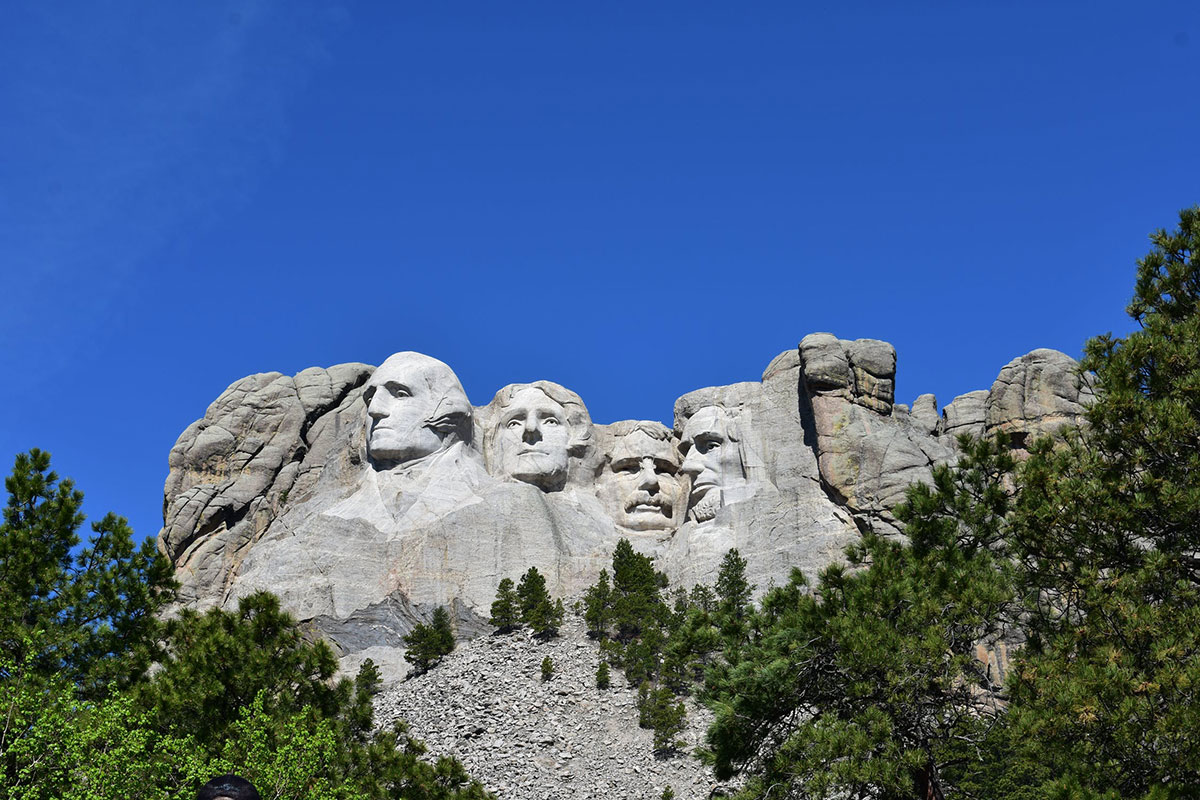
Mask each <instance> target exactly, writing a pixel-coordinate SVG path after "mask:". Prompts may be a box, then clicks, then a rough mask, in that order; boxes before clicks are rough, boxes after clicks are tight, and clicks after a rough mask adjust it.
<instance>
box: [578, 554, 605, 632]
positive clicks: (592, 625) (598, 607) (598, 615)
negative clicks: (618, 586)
mask: <svg viewBox="0 0 1200 800" xmlns="http://www.w3.org/2000/svg"><path fill="white" fill-rule="evenodd" d="M584 609H585V610H584V614H583V619H584V621H585V622H586V623H587V631H588V636H590V637H592V638H593V639H604V638H606V637H607V636H608V626H609V622H610V620H611V617H612V587H611V586H609V583H608V570H606V569H602V570H600V577H599V579H598V580H597V581H596V582H595V583H594V584H592V585H591V586H589V587H588V590H587V594H586V595H584Z"/></svg>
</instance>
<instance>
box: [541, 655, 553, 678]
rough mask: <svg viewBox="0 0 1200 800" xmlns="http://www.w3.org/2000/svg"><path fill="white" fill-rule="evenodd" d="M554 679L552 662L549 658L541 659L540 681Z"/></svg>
mask: <svg viewBox="0 0 1200 800" xmlns="http://www.w3.org/2000/svg"><path fill="white" fill-rule="evenodd" d="M553 677H554V662H553V661H551V660H550V656H546V657H545V658H543V659H542V681H543V682H544V681H548V680H550V679H551V678H553Z"/></svg>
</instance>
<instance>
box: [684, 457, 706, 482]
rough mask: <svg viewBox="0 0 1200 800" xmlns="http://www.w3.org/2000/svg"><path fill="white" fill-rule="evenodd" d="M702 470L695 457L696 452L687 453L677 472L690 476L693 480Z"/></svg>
mask: <svg viewBox="0 0 1200 800" xmlns="http://www.w3.org/2000/svg"><path fill="white" fill-rule="evenodd" d="M703 470H704V467H703V466H701V464H700V459H699V458H697V457H696V451H695V450H692V452H690V453H688V455H687V458H685V459H683V464H682V465H680V467H679V471H680V472H685V473H687V474H688V475H691V476H692V477H693V478H694V477H695V476H697V475H699V474H700V473H701V472H702V471H703Z"/></svg>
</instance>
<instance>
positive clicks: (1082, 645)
mask: <svg viewBox="0 0 1200 800" xmlns="http://www.w3.org/2000/svg"><path fill="white" fill-rule="evenodd" d="M1151 241H1152V243H1153V249H1152V250H1151V252H1150V253H1149V254H1148V255H1147V256H1146V257H1145V258H1143V259H1141V260H1140V261H1139V262H1138V271H1137V283H1136V288H1135V293H1134V297H1133V300H1132V301H1131V303H1130V305H1129V308H1128V311H1129V314H1130V315H1131V316H1132V317H1133V319H1134V320H1135V321H1136V322H1137V323H1138V324H1139V329H1138V330H1135V331H1134V332H1133V333H1131V334H1130V335H1129V336H1127V337H1125V338H1123V339H1120V338H1114V337H1113V336H1111V335H1107V336H1101V337H1098V338H1095V339H1093V340H1091V341H1090V342H1089V343H1088V345H1087V348H1086V357H1085V359H1084V362H1083V367H1084V368H1085V369H1087V370H1091V372H1092V374H1091V376H1090V379H1091V380H1092V381H1093V382H1094V386H1095V390H1096V400H1095V402H1094V403H1093V404H1092V405H1091V406H1090V407H1089V409H1088V411H1087V421H1088V425H1087V426H1086V427H1085V428H1084V429H1083V430H1081V431H1080V432H1079V433H1078V434H1077V435H1074V436H1069V437H1067V440H1066V442H1065V443H1063V444H1062V445H1059V446H1054V445H1052V444H1051V443H1050V442H1042V443H1039V444H1038V445H1037V446H1036V447H1035V448H1034V452H1033V455H1032V456H1031V458H1030V459H1029V460H1028V461H1027V462H1026V464H1025V466H1024V468H1023V469H1022V471H1021V473H1020V475H1019V478H1020V481H1019V483H1020V502H1019V506H1018V513H1017V514H1016V515H1015V517H1014V529H1015V531H1016V535H1015V536H1014V537H1013V547H1014V550H1015V555H1016V558H1017V560H1018V563H1020V565H1021V567H1022V570H1021V574H1020V578H1021V585H1022V588H1023V590H1024V592H1023V594H1024V599H1025V604H1024V610H1025V613H1026V615H1027V618H1026V620H1025V628H1026V630H1027V633H1028V635H1029V642H1028V645H1027V647H1026V648H1025V650H1024V652H1023V653H1022V655H1021V657H1020V659H1019V660H1018V663H1017V664H1016V669H1015V671H1014V679H1013V681H1012V685H1011V692H1012V701H1013V725H1014V729H1015V730H1016V731H1017V733H1018V735H1017V737H1016V740H1017V741H1018V742H1019V743H1020V744H1021V745H1022V751H1023V757H1024V758H1025V759H1028V760H1031V761H1034V762H1036V763H1038V764H1041V765H1043V766H1044V767H1045V769H1046V772H1047V773H1048V774H1049V775H1050V776H1051V777H1050V778H1048V780H1047V783H1046V791H1048V792H1058V793H1060V794H1063V795H1064V796H1066V795H1072V796H1085V797H1099V796H1102V794H1103V793H1104V792H1110V791H1111V792H1114V793H1116V794H1118V795H1119V796H1121V797H1143V796H1149V794H1150V793H1152V792H1155V791H1163V790H1164V787H1169V790H1170V793H1171V796H1179V797H1184V796H1193V795H1196V794H1198V793H1200V768H1198V767H1197V764H1200V695H1198V690H1197V686H1200V577H1198V575H1197V566H1198V563H1200V562H1198V561H1197V553H1200V525H1198V523H1197V521H1198V520H1200V482H1198V481H1197V480H1196V475H1198V474H1200V391H1198V390H1200V247H1198V245H1200V208H1192V209H1187V210H1184V211H1183V212H1181V214H1180V224H1179V227H1178V228H1177V229H1176V230H1175V231H1172V232H1167V231H1162V230H1160V231H1158V232H1156V233H1155V234H1154V235H1152V236H1151ZM1085 377H1086V376H1085Z"/></svg>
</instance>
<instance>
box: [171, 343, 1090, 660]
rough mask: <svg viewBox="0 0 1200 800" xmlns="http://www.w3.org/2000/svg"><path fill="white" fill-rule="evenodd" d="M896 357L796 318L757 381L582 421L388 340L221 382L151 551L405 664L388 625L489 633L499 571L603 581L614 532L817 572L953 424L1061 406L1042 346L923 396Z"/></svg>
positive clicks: (700, 565) (1072, 369)
mask: <svg viewBox="0 0 1200 800" xmlns="http://www.w3.org/2000/svg"><path fill="white" fill-rule="evenodd" d="M895 374H896V353H895V350H894V348H893V347H892V346H891V345H889V344H887V343H886V342H882V341H878V340H874V339H858V340H854V341H848V340H841V339H838V338H836V337H835V336H833V335H831V334H827V333H816V334H810V335H809V336H807V337H805V338H804V340H803V341H801V343H800V345H799V347H797V348H796V349H794V350H788V351H785V352H783V353H781V354H780V355H779V356H777V357H776V358H775V359H774V360H772V361H771V362H770V364H769V365H768V366H767V368H766V370H765V371H764V372H763V375H762V379H761V381H758V382H747V383H736V384H732V385H729V386H717V387H710V388H704V389H698V390H696V391H693V392H689V393H688V394H685V395H683V396H682V397H680V398H679V399H678V400H677V401H676V402H675V408H674V419H673V422H674V424H673V427H667V426H666V425H664V424H662V423H661V422H656V421H647V420H624V421H620V422H614V423H612V424H607V425H605V424H598V423H595V422H593V421H592V419H591V417H590V416H589V414H588V410H587V407H586V405H585V403H584V401H583V399H582V398H580V397H579V395H577V394H576V393H575V392H573V391H571V390H570V389H568V388H566V387H563V386H560V385H559V384H557V383H553V382H550V381H535V382H533V383H522V384H512V385H509V386H505V387H503V388H501V389H500V390H499V391H498V392H497V393H496V395H495V397H493V398H492V400H491V401H490V402H489V403H487V404H486V405H483V406H473V405H472V404H471V402H470V400H469V399H468V397H467V395H466V393H465V392H464V391H463V388H462V385H461V383H460V382H459V380H458V377H457V376H456V375H455V374H454V372H453V370H452V369H451V368H450V367H449V366H447V365H446V364H444V363H442V362H441V361H438V360H436V359H434V358H430V357H429V356H425V355H422V354H420V353H414V352H401V353H396V354H395V355H393V356H391V357H389V358H388V359H387V360H386V361H384V362H383V364H381V365H380V366H379V367H377V368H374V367H371V366H368V365H365V364H339V365H337V366H334V367H329V368H327V369H323V368H316V367H314V368H310V369H306V370H304V371H303V372H300V373H299V374H297V375H295V376H292V377H289V376H286V375H282V374H279V373H264V374H258V375H251V376H248V377H246V378H243V379H241V380H239V381H237V382H236V383H234V384H233V385H231V386H230V387H229V388H228V389H226V391H225V392H224V393H222V394H221V396H220V397H218V398H217V399H216V401H214V402H213V404H212V405H211V406H209V408H208V410H207V412H206V413H205V415H204V417H203V418H202V419H200V420H197V421H196V422H194V423H192V424H191V425H190V426H188V428H187V429H186V430H185V431H184V432H183V434H182V435H181V436H180V437H179V440H178V441H177V442H176V444H175V446H174V448H173V449H172V450H171V454H170V474H169V476H168V478H167V482H166V487H165V490H164V504H163V508H164V512H163V517H164V525H163V529H162V531H161V532H160V533H159V547H160V549H161V550H162V551H163V552H164V553H166V554H167V555H168V556H169V557H170V559H171V560H172V561H173V562H174V564H175V566H176V574H177V578H178V579H179V581H180V583H181V591H180V597H181V601H182V602H183V603H186V604H190V605H195V606H197V607H201V608H204V607H211V606H222V607H231V606H236V604H237V601H238V599H239V598H240V597H242V596H244V595H246V594H249V593H251V592H254V591H257V590H260V589H266V590H269V591H272V592H274V593H275V594H277V595H278V596H279V597H280V598H281V600H282V602H283V605H284V607H285V608H287V609H288V610H290V611H291V612H292V613H293V614H295V615H296V616H297V617H298V618H299V619H301V620H303V621H305V622H306V623H307V624H309V625H310V626H311V628H312V629H313V632H314V634H318V633H319V635H322V636H324V637H325V638H326V639H328V640H329V641H330V642H331V643H332V644H333V645H334V647H335V649H336V650H337V652H338V653H339V655H340V656H341V657H342V663H343V666H344V667H345V668H347V669H353V668H355V666H356V665H357V664H358V663H360V662H361V661H362V660H363V659H365V658H367V657H370V658H372V659H373V660H375V662H376V663H377V664H379V665H380V666H381V667H382V668H383V670H384V674H385V676H388V677H392V678H395V677H399V676H401V675H402V674H403V673H404V662H403V661H402V659H401V656H402V654H403V642H402V637H403V635H404V634H405V633H407V632H408V631H410V630H411V629H412V627H413V626H414V625H415V624H416V623H417V622H420V621H423V620H426V619H428V616H429V614H430V613H431V612H432V610H433V608H435V607H436V606H438V605H444V606H446V607H447V608H448V609H450V610H451V611H452V614H453V616H454V617H455V619H456V622H457V626H458V631H459V634H460V635H462V636H470V635H472V634H475V633H479V632H482V631H484V630H488V629H489V628H488V626H487V625H486V619H487V616H488V608H489V606H490V604H491V602H492V600H493V598H494V595H495V591H496V586H497V584H498V583H499V581H500V580H501V579H502V578H513V579H516V578H518V577H519V576H520V575H521V574H522V573H523V572H525V570H527V569H528V568H529V567H530V566H536V567H537V568H538V570H539V571H540V572H542V573H543V574H544V575H545V576H546V579H547V584H548V587H549V588H550V590H551V592H552V593H553V594H555V595H556V596H563V597H567V598H570V597H575V596H578V595H579V594H581V593H582V591H583V590H584V589H585V588H586V587H587V586H588V585H589V584H590V583H592V582H594V581H595V579H596V576H597V574H598V573H599V571H600V569H601V568H603V567H605V566H606V565H607V563H608V560H609V558H610V556H611V553H612V549H613V548H614V546H615V545H616V543H617V541H618V540H619V539H620V538H622V537H624V538H626V539H629V540H630V542H631V543H632V544H633V545H634V547H635V548H636V549H638V550H639V551H641V552H643V553H646V554H647V555H651V556H653V557H654V558H655V563H656V566H657V567H658V569H660V570H662V571H663V572H665V573H666V574H667V576H668V577H669V579H670V580H671V582H672V584H673V585H682V586H685V587H691V586H692V585H693V584H695V583H697V582H711V581H712V580H713V579H714V577H715V574H716V570H717V566H718V564H719V562H720V559H721V557H722V556H723V555H724V554H725V552H726V551H727V550H728V549H729V548H732V547H736V548H737V549H738V550H739V551H740V552H741V554H742V556H743V557H744V558H746V559H747V561H748V562H749V578H750V580H751V581H752V582H753V583H755V584H757V586H758V588H759V590H760V591H761V590H764V589H765V588H766V587H767V586H768V585H769V584H770V583H772V582H775V583H782V582H783V581H785V580H786V579H787V576H788V574H789V573H790V571H791V569H792V568H793V567H798V568H800V569H802V570H804V571H805V572H806V573H807V574H810V575H811V574H815V572H816V571H817V570H819V569H820V568H821V567H823V566H825V565H827V564H829V563H831V562H833V561H835V560H837V559H838V558H839V557H840V556H841V554H842V551H843V549H844V548H845V546H846V545H847V544H849V543H850V542H852V541H853V540H854V539H855V538H856V537H857V536H858V535H859V531H860V530H861V529H866V528H871V529H874V530H878V531H883V532H886V533H893V534H900V533H901V531H900V530H899V527H898V523H897V522H896V520H895V519H894V517H893V516H892V509H894V508H895V506H896V505H897V504H898V503H899V502H900V501H902V500H903V497H904V490H905V487H906V486H907V485H908V484H909V483H911V482H913V481H920V480H928V479H929V476H930V471H931V469H932V467H933V466H934V465H935V464H937V463H944V462H952V461H953V460H954V459H955V457H956V453H957V444H956V438H957V436H958V435H959V434H962V433H967V434H972V435H976V436H978V435H990V434H991V433H993V432H996V431H1004V432H1007V433H1008V434H1010V437H1011V438H1010V441H1011V443H1012V446H1013V447H1014V448H1021V447H1022V446H1023V444H1024V443H1025V442H1026V440H1027V439H1028V437H1031V436H1037V435H1042V434H1046V433H1053V432H1054V431H1055V430H1057V429H1058V428H1060V427H1062V426H1064V425H1070V424H1073V423H1074V422H1075V421H1076V419H1077V417H1078V416H1079V414H1080V413H1081V412H1082V410H1083V407H1084V405H1086V403H1087V401H1088V397H1089V389H1088V387H1087V383H1086V381H1085V380H1083V378H1082V376H1081V375H1080V374H1079V372H1078V368H1077V365H1076V363H1075V362H1074V361H1073V360H1072V359H1071V358H1069V357H1068V356H1066V355H1064V354H1062V353H1059V352H1056V351H1053V350H1035V351H1034V352H1032V353H1029V354H1028V355H1025V356H1022V357H1020V358H1018V359H1015V360H1014V361H1012V362H1010V363H1009V364H1008V365H1007V366H1005V367H1004V368H1003V369H1002V370H1001V371H1000V373H999V376H998V377H997V379H996V381H995V383H993V385H992V387H991V389H990V390H984V391H976V392H970V393H968V394H965V395H962V396H960V397H958V398H955V399H954V401H952V402H951V403H949V404H947V405H946V406H945V408H943V409H942V410H941V412H940V413H939V412H938V409H937V403H936V400H935V399H934V397H933V396H932V395H922V396H920V397H918V398H917V399H916V401H915V402H914V403H913V404H912V405H911V406H906V405H902V404H897V403H895V397H894V394H895Z"/></svg>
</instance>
